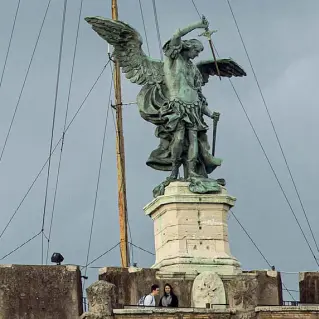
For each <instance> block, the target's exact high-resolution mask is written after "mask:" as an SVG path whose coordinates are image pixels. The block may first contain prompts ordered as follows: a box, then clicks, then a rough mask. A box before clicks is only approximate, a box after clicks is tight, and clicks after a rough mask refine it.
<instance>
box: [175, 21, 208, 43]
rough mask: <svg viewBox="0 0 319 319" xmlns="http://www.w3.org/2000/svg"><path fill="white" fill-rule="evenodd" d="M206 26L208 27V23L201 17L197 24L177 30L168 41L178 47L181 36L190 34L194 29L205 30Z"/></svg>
mask: <svg viewBox="0 0 319 319" xmlns="http://www.w3.org/2000/svg"><path fill="white" fill-rule="evenodd" d="M208 26H209V23H208V21H207V20H206V18H204V17H203V19H202V20H200V21H198V22H195V23H193V24H190V25H188V26H187V27H185V28H182V29H177V30H176V32H175V33H174V34H173V36H172V38H171V40H170V41H171V43H172V44H173V45H180V44H181V39H182V37H183V36H185V35H186V34H188V33H190V32H192V31H194V30H196V29H206V28H208Z"/></svg>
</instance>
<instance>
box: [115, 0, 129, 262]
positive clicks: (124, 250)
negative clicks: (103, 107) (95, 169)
mask: <svg viewBox="0 0 319 319" xmlns="http://www.w3.org/2000/svg"><path fill="white" fill-rule="evenodd" d="M112 19H113V20H118V7H117V0H112ZM114 63H115V65H114V66H115V69H114V91H115V109H116V165H117V187H118V207H119V221H120V251H121V264H122V267H129V265H130V255H129V250H128V236H127V201H126V179H125V152H124V136H123V120H122V106H123V105H122V92H121V71H120V66H119V63H118V62H117V61H115V62H114Z"/></svg>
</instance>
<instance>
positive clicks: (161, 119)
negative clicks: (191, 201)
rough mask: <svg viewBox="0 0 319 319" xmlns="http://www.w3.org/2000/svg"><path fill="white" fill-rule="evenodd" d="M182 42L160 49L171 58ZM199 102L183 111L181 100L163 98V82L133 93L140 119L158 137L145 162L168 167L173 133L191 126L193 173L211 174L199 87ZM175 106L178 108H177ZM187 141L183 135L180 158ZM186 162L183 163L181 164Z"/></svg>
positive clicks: (210, 158) (213, 164)
mask: <svg viewBox="0 0 319 319" xmlns="http://www.w3.org/2000/svg"><path fill="white" fill-rule="evenodd" d="M181 50H182V45H177V46H176V45H172V44H171V42H170V41H168V42H167V43H166V44H165V45H164V47H163V51H164V53H165V55H166V56H167V57H169V58H171V59H175V58H176V57H177V56H178V55H179V54H180V52H181ZM198 73H199V74H198V75H199V76H198V77H195V79H194V81H201V75H200V72H199V71H198ZM198 93H199V99H200V103H197V105H194V106H195V109H194V108H193V112H186V110H185V105H183V103H177V105H176V101H170V100H169V99H168V98H167V88H166V85H165V83H160V84H159V83H157V84H147V85H145V86H144V87H143V88H142V89H141V91H140V93H139V94H138V96H137V104H138V107H139V112H140V114H141V116H142V118H143V119H144V120H146V121H148V122H150V123H153V124H155V125H156V126H157V128H156V131H155V136H156V137H158V138H159V139H160V144H159V146H158V147H157V148H156V149H155V150H154V151H152V152H151V154H150V156H149V158H148V160H147V162H146V164H147V165H148V166H150V167H152V168H154V169H157V170H161V171H170V170H172V156H171V143H172V142H173V139H174V132H175V131H176V129H178V127H179V125H185V127H186V129H187V128H193V129H194V128H195V130H196V131H197V132H198V143H199V148H198V149H199V154H198V161H197V166H196V172H197V173H198V174H200V175H201V176H203V177H207V174H209V173H211V172H212V171H213V170H214V169H215V168H216V167H217V165H216V162H215V161H214V158H213V156H212V154H211V153H210V151H209V149H210V147H209V143H208V140H207V134H206V132H207V129H208V126H207V124H206V123H205V121H204V119H203V112H202V109H203V106H204V105H207V102H206V99H205V97H204V96H203V95H202V93H201V91H200V89H199V92H198ZM177 109H178V110H177ZM187 149H188V140H187V134H185V143H184V151H183V152H185V153H184V154H182V158H187ZM184 164H186V163H184Z"/></svg>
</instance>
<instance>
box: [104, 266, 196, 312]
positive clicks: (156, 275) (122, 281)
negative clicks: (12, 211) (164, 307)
mask: <svg viewBox="0 0 319 319" xmlns="http://www.w3.org/2000/svg"><path fill="white" fill-rule="evenodd" d="M99 279H100V280H104V281H107V282H110V283H112V284H114V285H115V286H116V295H117V300H116V303H117V308H122V307H123V306H124V305H137V303H138V300H139V298H140V297H142V296H143V295H145V294H148V293H150V289H151V286H152V285H153V284H157V285H159V286H160V290H161V291H164V285H165V284H166V283H169V284H170V285H171V286H172V287H173V289H174V292H175V294H176V295H177V296H178V299H179V306H180V307H190V305H191V295H192V286H193V281H194V278H187V277H185V276H184V275H183V274H178V273H176V274H174V275H172V277H171V278H165V279H164V278H161V276H160V272H159V271H158V269H150V268H137V269H135V270H134V269H132V270H130V269H128V268H120V267H107V268H102V269H101V270H100V275H99ZM156 298H157V300H156V301H157V303H158V302H159V298H160V297H159V296H157V297H156Z"/></svg>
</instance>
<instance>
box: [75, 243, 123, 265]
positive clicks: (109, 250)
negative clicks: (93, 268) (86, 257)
mask: <svg viewBox="0 0 319 319" xmlns="http://www.w3.org/2000/svg"><path fill="white" fill-rule="evenodd" d="M119 245H120V242H118V243H117V244H116V245H114V246H113V247H111V248H110V249H108V250H107V251H105V252H104V253H103V254H101V255H100V256H98V257H96V258H94V259H93V260H92V261H90V262H89V263H88V264H87V265H85V266H82V268H81V270H83V269H84V268H86V267H88V266H90V265H92V264H93V263H94V262H96V261H97V260H99V259H100V258H102V257H103V256H105V255H106V254H108V253H109V252H111V251H112V250H113V249H115V248H116V247H117V246H119Z"/></svg>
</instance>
